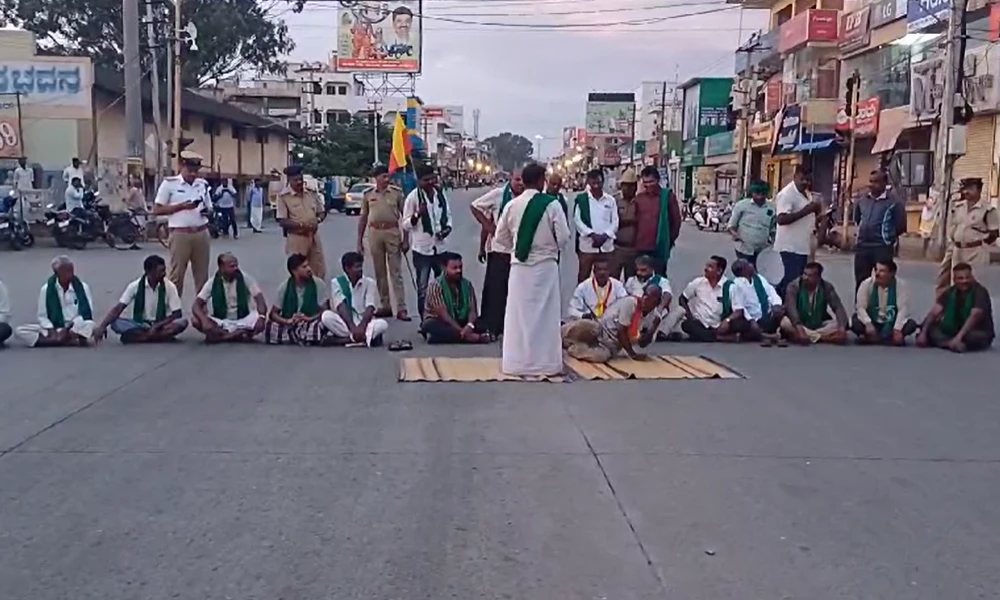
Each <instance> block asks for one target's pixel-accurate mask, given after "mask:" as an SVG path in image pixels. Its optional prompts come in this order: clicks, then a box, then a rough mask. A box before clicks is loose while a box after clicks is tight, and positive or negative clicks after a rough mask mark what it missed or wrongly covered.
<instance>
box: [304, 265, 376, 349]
mask: <svg viewBox="0 0 1000 600" xmlns="http://www.w3.org/2000/svg"><path fill="white" fill-rule="evenodd" d="M364 264H365V257H364V256H363V255H361V254H360V253H358V252H348V253H346V254H344V256H343V257H342V258H341V259H340V266H341V267H343V268H344V274H343V275H338V276H337V277H334V279H333V282H332V289H331V291H330V306H331V307H332V308H333V310H328V311H325V312H324V313H323V316H322V317H320V321H321V322H322V323H323V326H324V327H326V328H327V329H328V330H329V331H330V332H332V333H333V335H334V336H335V337H336V338H337V340H338V341H339V342H341V343H345V344H361V343H364V344H365V345H367V346H369V347H370V346H381V345H382V334H384V333H385V332H386V331H387V330H388V329H389V323H388V322H387V321H386V320H385V319H376V318H375V311H376V310H377V308H378V307H379V306H380V305H381V303H380V302H379V296H378V284H377V283H375V280H374V279H372V278H371V277H365V276H364Z"/></svg>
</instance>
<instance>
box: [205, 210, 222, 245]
mask: <svg viewBox="0 0 1000 600" xmlns="http://www.w3.org/2000/svg"><path fill="white" fill-rule="evenodd" d="M203 212H204V211H203ZM207 216H208V234H209V235H210V236H212V239H213V240H214V239H218V237H219V236H220V235H221V234H222V232H223V231H226V224H227V221H226V215H225V213H223V212H222V211H221V210H213V211H212V212H211V214H209V215H207Z"/></svg>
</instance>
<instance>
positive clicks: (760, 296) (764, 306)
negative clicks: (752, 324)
mask: <svg viewBox="0 0 1000 600" xmlns="http://www.w3.org/2000/svg"><path fill="white" fill-rule="evenodd" d="M753 291H754V293H755V294H757V302H760V314H761V316H762V317H766V316H767V314H768V313H769V312H771V300H770V299H768V297H767V289H765V288H764V280H763V279H762V278H761V276H760V275H758V274H756V273H754V276H753Z"/></svg>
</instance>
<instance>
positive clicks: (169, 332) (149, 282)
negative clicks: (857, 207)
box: [94, 254, 188, 344]
mask: <svg viewBox="0 0 1000 600" xmlns="http://www.w3.org/2000/svg"><path fill="white" fill-rule="evenodd" d="M142 271H143V275H142V277H140V278H139V279H136V280H135V281H133V282H132V283H130V284H128V286H126V288H125V291H124V292H123V293H122V297H121V298H119V299H118V304H116V305H114V307H112V309H111V310H110V311H109V312H108V314H107V316H105V317H104V320H103V321H101V324H100V325H98V326H97V329H95V330H94V339H95V340H102V339H104V338H105V337H106V336H107V331H108V326H109V325H110V326H111V330H112V331H114V332H115V333H117V334H118V336H119V339H120V340H121V342H122V343H123V344H141V343H155V342H170V341H173V340H174V339H176V338H177V336H178V335H180V334H181V332H183V331H184V330H185V329H187V326H188V322H187V319H184V318H182V313H181V297H180V294H178V293H177V286H175V285H174V283H173V282H172V281H170V280H168V279H167V263H166V262H165V261H164V260H163V259H162V258H161V257H159V256H156V255H155V254H154V255H151V256H147V257H146V260H144V261H143V263H142ZM129 305H132V312H131V314H129V317H130V318H123V317H122V314H123V313H124V312H125V309H126V308H128V306H129Z"/></svg>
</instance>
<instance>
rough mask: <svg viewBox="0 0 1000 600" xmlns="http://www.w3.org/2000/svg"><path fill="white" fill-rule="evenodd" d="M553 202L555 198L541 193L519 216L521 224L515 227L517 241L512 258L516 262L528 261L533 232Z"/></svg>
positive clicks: (531, 200) (529, 201) (534, 197)
mask: <svg viewBox="0 0 1000 600" xmlns="http://www.w3.org/2000/svg"><path fill="white" fill-rule="evenodd" d="M553 201H555V198H553V197H552V196H550V195H548V194H543V193H541V192H539V193H537V194H535V195H534V196H532V197H531V199H530V200H528V204H527V205H526V206H525V207H524V213H523V214H522V215H521V223H520V224H519V225H518V226H517V240H516V241H515V243H514V257H515V258H517V260H519V261H521V262H524V261H526V260H528V255H529V254H530V253H531V244H532V243H533V242H534V241H535V232H536V231H537V230H538V225H539V224H540V223H541V222H542V217H543V216H545V210H546V209H547V208H548V207H549V204H550V203H552V202H553Z"/></svg>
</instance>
